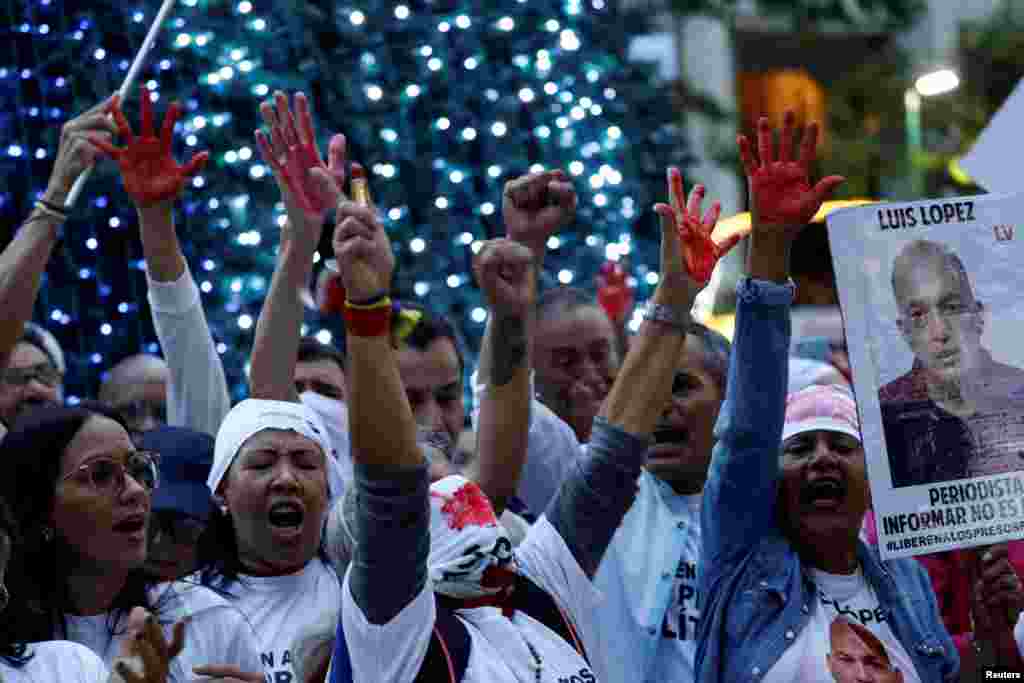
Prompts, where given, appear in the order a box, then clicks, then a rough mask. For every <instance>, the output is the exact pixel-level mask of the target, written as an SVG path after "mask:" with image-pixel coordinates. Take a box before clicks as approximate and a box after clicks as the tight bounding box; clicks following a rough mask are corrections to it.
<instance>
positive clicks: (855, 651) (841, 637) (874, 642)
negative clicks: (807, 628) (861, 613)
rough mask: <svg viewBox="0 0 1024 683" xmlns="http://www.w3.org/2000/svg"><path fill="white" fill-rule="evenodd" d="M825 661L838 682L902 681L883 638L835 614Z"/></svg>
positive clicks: (876, 682)
mask: <svg viewBox="0 0 1024 683" xmlns="http://www.w3.org/2000/svg"><path fill="white" fill-rule="evenodd" d="M825 662H826V663H827V664H828V670H829V672H831V674H832V680H834V681H835V682H836V683H869V682H870V683H903V674H902V673H901V672H900V670H899V669H898V668H896V666H895V665H894V664H893V662H892V660H891V659H890V657H889V653H888V651H887V650H886V649H885V645H884V644H883V643H882V641H881V640H879V639H878V637H877V636H875V634H874V633H872V632H871V631H869V630H868V629H866V628H864V627H863V626H861V625H860V624H857V623H854V622H852V621H850V620H849V619H847V618H846V617H841V616H840V617H836V618H835V619H833V620H832V623H831V624H830V625H829V652H828V654H827V655H825Z"/></svg>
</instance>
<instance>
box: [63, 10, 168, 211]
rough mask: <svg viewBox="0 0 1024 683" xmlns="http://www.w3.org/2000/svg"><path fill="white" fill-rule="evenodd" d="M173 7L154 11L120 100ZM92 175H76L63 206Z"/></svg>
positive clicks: (70, 202) (71, 202)
mask: <svg viewBox="0 0 1024 683" xmlns="http://www.w3.org/2000/svg"><path fill="white" fill-rule="evenodd" d="M173 7H174V0H164V4H163V5H161V6H160V11H159V12H157V13H156V18H155V19H153V24H152V25H151V26H150V27H149V33H147V34H146V38H145V40H143V41H142V46H141V47H140V48H139V52H138V53H137V54H136V55H135V61H134V62H132V65H131V68H130V69H128V75H127V76H125V78H124V83H122V84H121V88H120V90H118V91H117V92H118V94H119V95H120V96H121V100H122V101H124V98H125V96H126V95H127V94H128V92H129V91H130V90H131V89H132V85H133V84H134V83H135V79H136V78H137V77H138V75H139V71H141V70H142V65H143V64H145V63H146V57H148V56H149V53H150V51H151V50H152V49H153V45H154V43H156V37H157V34H159V33H160V27H161V25H163V23H164V19H166V18H167V15H168V14H169V13H170V11H171V9H172V8H173ZM90 175H92V168H91V167H90V168H87V169H85V170H84V171H82V174H81V175H80V176H78V179H77V180H76V181H75V184H74V185H73V186H72V187H71V192H70V193H68V198H67V200H66V201H65V202H64V206H65V207H67V208H70V207H72V206H74V205H75V202H76V201H77V200H78V195H80V194H82V188H84V187H85V183H86V182H88V180H89V176H90Z"/></svg>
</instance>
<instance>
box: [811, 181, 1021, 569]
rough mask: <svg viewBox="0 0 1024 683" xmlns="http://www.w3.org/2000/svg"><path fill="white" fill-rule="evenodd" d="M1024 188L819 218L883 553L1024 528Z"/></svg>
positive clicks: (979, 539)
mask: <svg viewBox="0 0 1024 683" xmlns="http://www.w3.org/2000/svg"><path fill="white" fill-rule="evenodd" d="M1022 222H1024V195H1011V196H1006V195H1003V196H999V195H984V196H977V197H958V198H949V199H941V200H929V201H918V202H907V203H893V204H876V205H872V206H866V207H858V208H851V209H843V210H841V211H837V212H835V213H833V214H831V215H829V217H828V232H829V241H830V244H831V248H832V254H833V260H834V262H835V271H836V280H837V285H838V288H839V299H840V304H841V306H842V310H843V316H844V318H845V324H846V335H847V344H848V347H849V353H850V361H851V364H852V368H853V382H854V389H855V391H856V394H857V403H858V406H859V410H860V418H861V431H862V434H863V437H864V453H865V458H866V461H867V468H868V477H869V483H870V487H871V495H872V501H873V506H874V510H875V516H876V521H877V527H878V540H879V549H880V551H881V554H882V557H883V559H889V558H894V557H907V556H911V555H923V554H928V553H934V552H939V551H942V550H951V549H954V548H964V547H970V546H976V545H987V544H991V543H996V542H999V541H1006V540H1014V539H1018V538H1024V231H1020V232H1019V231H1018V228H1020V227H1022V226H1021V223H1022Z"/></svg>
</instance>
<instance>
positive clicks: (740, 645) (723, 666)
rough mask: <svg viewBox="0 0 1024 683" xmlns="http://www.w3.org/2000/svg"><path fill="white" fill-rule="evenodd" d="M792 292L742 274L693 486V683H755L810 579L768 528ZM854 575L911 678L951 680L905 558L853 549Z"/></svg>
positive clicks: (931, 614) (807, 614)
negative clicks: (698, 543)
mask: <svg viewBox="0 0 1024 683" xmlns="http://www.w3.org/2000/svg"><path fill="white" fill-rule="evenodd" d="M792 299H793V286H792V284H789V285H778V284H773V283H770V282H764V281H759V280H750V279H744V280H742V281H741V282H740V284H739V286H738V288H737V310H736V333H735V338H734V341H733V348H732V361H731V363H730V367H729V381H728V388H727V390H726V396H725V402H724V404H723V405H722V410H721V413H720V416H719V420H718V424H717V425H716V427H715V433H716V436H717V438H718V444H717V445H716V446H715V451H714V455H713V458H712V462H711V467H710V471H709V473H708V482H707V485H706V487H705V489H704V505H703V508H702V511H701V533H702V537H703V549H702V553H703V554H702V558H701V562H700V572H699V576H698V591H697V592H698V595H700V596H702V598H703V604H702V605H701V614H702V615H703V618H702V620H701V625H700V628H699V637H698V645H697V655H696V661H695V670H696V671H697V672H698V676H697V679H698V680H700V681H702V682H703V683H739V682H740V681H759V680H761V679H762V678H763V677H764V676H765V674H767V673H768V671H769V670H770V669H771V668H772V666H774V665H775V663H776V662H778V661H779V658H780V657H781V656H782V653H783V652H784V651H785V650H786V648H787V647H789V646H790V645H791V644H792V643H793V642H794V641H795V640H796V639H797V637H798V636H799V635H800V632H801V630H802V629H803V628H804V627H805V626H806V625H807V623H808V622H809V621H810V618H811V608H812V605H814V604H815V602H814V600H813V598H814V595H815V592H814V585H813V583H812V582H811V581H810V580H809V579H807V578H805V576H804V572H803V567H802V564H801V561H800V557H799V556H798V555H797V553H796V551H795V550H794V548H793V547H792V545H790V544H789V542H788V541H787V540H786V538H785V537H784V536H783V534H782V531H781V530H780V528H779V525H778V523H777V521H776V517H775V515H776V510H775V505H776V495H777V486H778V479H779V453H780V443H781V441H782V427H783V418H784V416H785V396H786V388H787V387H786V382H787V374H788V368H787V365H788V350H789V337H790V320H789V306H790V304H791V302H792ZM858 556H859V558H860V562H861V567H862V570H863V572H864V577H865V579H866V580H867V581H868V582H869V583H870V584H871V585H872V586H873V588H874V589H875V592H876V593H877V595H878V598H879V602H880V604H881V605H882V606H883V607H886V608H887V609H888V610H889V625H890V627H891V628H892V630H893V633H894V634H895V636H896V637H897V638H899V640H900V642H901V643H902V644H903V646H904V647H905V648H906V650H907V652H908V653H909V654H910V656H911V658H912V659H913V661H914V666H915V667H916V668H917V671H918V674H919V675H920V677H921V680H922V681H926V682H928V683H933V682H934V683H939V682H941V681H946V682H951V681H955V680H957V678H958V671H959V668H960V662H959V657H958V655H957V652H956V648H955V647H954V646H953V641H952V639H951V638H950V637H949V634H948V633H947V632H946V628H945V626H943V623H942V619H941V616H940V615H939V610H938V607H937V605H936V602H935V595H934V593H933V591H932V587H931V583H930V582H929V579H928V575H927V573H926V572H925V570H924V569H923V568H922V567H921V565H920V564H919V563H918V562H916V561H915V560H889V561H887V562H882V561H881V560H880V559H879V557H878V555H877V554H876V551H874V550H873V549H870V548H869V547H868V546H866V545H864V544H863V543H861V544H860V546H859V547H858Z"/></svg>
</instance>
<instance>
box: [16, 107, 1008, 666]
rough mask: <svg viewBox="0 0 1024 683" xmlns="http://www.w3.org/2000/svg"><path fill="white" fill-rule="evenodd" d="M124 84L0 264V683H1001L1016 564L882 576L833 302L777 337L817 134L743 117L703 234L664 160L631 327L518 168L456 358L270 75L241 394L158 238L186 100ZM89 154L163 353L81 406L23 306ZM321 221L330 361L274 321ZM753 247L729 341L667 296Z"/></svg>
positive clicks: (184, 169) (185, 172)
mask: <svg viewBox="0 0 1024 683" xmlns="http://www.w3.org/2000/svg"><path fill="white" fill-rule="evenodd" d="M140 101H141V107H140V123H139V126H138V127H137V128H133V126H132V124H131V123H130V122H129V121H128V119H127V117H126V116H125V114H124V111H123V109H122V102H121V101H120V100H119V99H118V98H117V97H116V96H115V97H112V98H111V99H109V100H107V101H105V102H102V103H100V104H98V105H97V106H96V107H94V108H93V109H91V110H89V111H87V112H85V113H83V114H82V115H80V116H79V117H77V118H75V119H73V120H72V121H70V122H68V123H67V124H66V125H65V126H64V128H63V130H62V134H61V140H60V148H59V150H58V152H57V156H56V162H55V164H54V168H53V172H52V176H51V178H50V181H49V184H48V186H47V188H46V191H45V192H44V193H43V194H42V196H41V198H40V199H39V201H38V202H37V203H36V204H35V207H34V209H33V211H32V213H31V214H30V216H29V217H28V219H27V220H26V221H25V222H24V224H23V225H22V226H21V227H20V228H19V229H18V230H17V232H16V234H15V236H14V238H13V239H12V241H11V242H10V243H9V244H8V245H7V247H6V248H5V249H4V251H3V252H2V254H0V311H2V316H0V319H2V322H0V372H2V374H0V423H2V427H3V433H4V436H3V438H2V441H0V681H5V682H7V683H10V681H19V682H20V681H62V682H64V681H68V682H70V681H90V682H92V681H107V680H114V681H126V682H128V683H163V682H164V681H175V682H182V683H183V682H185V681H193V680H211V681H221V682H222V683H239V682H247V683H256V682H258V681H266V682H267V683H292V682H295V683H300V682H301V683H313V682H315V683H325V682H326V681H331V682H332V683H347V682H349V681H356V682H360V683H363V682H366V683H369V682H377V681H380V682H392V681H393V682H395V683H409V682H411V681H431V682H432V681H438V682H440V681H452V683H456V682H458V681H465V682H466V683H470V682H473V683H478V682H483V681H487V682H489V683H490V682H494V683H506V682H507V683H512V682H513V681H516V682H519V683H554V682H558V683H562V682H572V683H594V682H596V681H603V682H622V683H648V682H651V683H653V682H655V681H659V682H660V681H679V682H681V683H688V682H693V681H708V682H712V683H717V682H722V683H733V682H738V681H765V682H766V683H824V682H827V681H839V682H841V683H845V682H847V681H880V682H881V681H904V682H906V683H931V682H939V681H942V682H951V681H973V680H980V678H978V677H979V676H980V673H979V672H980V671H981V670H982V669H983V668H984V667H990V668H993V670H994V669H1000V668H1001V669H1003V670H1006V671H1024V660H1022V649H1024V621H1020V616H1021V613H1022V609H1024V591H1022V588H1021V584H1020V580H1019V579H1018V574H1017V571H1018V569H1022V568H1024V554H1022V553H1024V551H1022V550H1021V549H1020V547H1018V546H1017V545H1016V544H1009V546H1007V545H1006V544H1001V545H996V546H990V547H986V548H984V549H983V550H982V551H974V550H970V551H958V552H955V553H943V554H940V555H933V556H928V557H922V558H918V559H900V560H887V561H882V560H881V559H880V556H879V552H878V549H877V547H876V537H875V532H874V522H873V514H872V512H871V501H870V493H869V487H868V481H867V474H866V467H865V455H864V450H863V448H862V445H861V444H862V438H861V431H860V422H859V418H858V409H857V403H856V400H855V397H854V395H853V393H852V389H851V385H850V373H849V365H848V363H847V362H846V357H845V350H844V342H843V338H842V328H841V323H840V325H839V326H838V331H837V332H835V333H834V334H832V335H831V338H827V339H820V340H816V341H815V340H811V341H812V343H807V340H803V341H802V342H801V343H794V341H795V340H794V335H793V324H794V321H795V320H797V319H798V318H799V317H800V316H801V315H804V314H805V312H804V311H800V310H799V308H800V307H799V306H798V307H797V309H794V297H795V295H796V286H795V285H794V277H793V272H792V270H791V260H792V259H791V254H792V252H793V245H794V244H795V243H796V241H797V239H798V237H799V236H800V234H801V232H802V231H803V230H804V229H805V227H806V226H807V224H808V223H809V222H810V221H811V220H812V217H813V216H814V215H815V213H816V212H817V211H818V209H819V208H820V206H821V204H822V202H823V201H824V200H825V199H826V198H827V197H828V196H829V194H830V193H831V192H832V191H833V190H834V189H835V188H836V187H837V186H838V185H839V184H840V183H841V182H842V178H839V177H835V176H829V177H826V178H824V179H821V180H819V181H818V182H817V183H816V184H812V182H811V180H810V173H811V171H812V168H813V166H814V165H815V161H816V160H815V155H816V149H817V128H816V126H815V125H814V124H811V125H809V126H808V127H807V128H806V130H804V131H803V132H802V135H801V134H800V131H798V130H797V127H796V126H795V123H794V118H793V116H792V115H791V114H787V115H786V117H785V120H784V122H783V126H782V128H781V130H779V131H774V130H772V129H771V128H770V127H769V124H768V122H767V121H766V120H761V121H760V122H759V124H758V129H757V133H756V139H755V140H754V141H751V140H748V139H747V138H745V137H742V136H741V138H740V139H739V140H738V144H739V152H740V157H741V159H742V161H743V165H744V168H745V173H746V176H747V179H748V183H749V192H750V204H751V213H752V221H751V226H750V228H749V231H746V230H744V231H743V232H739V233H734V234H726V235H723V234H720V233H719V232H716V231H715V227H716V224H717V221H718V215H719V206H718V204H717V203H715V204H713V205H712V206H711V208H710V209H708V210H707V211H703V209H702V204H703V201H704V196H703V195H704V189H703V187H702V186H700V185H697V186H695V187H694V188H693V189H692V190H691V192H690V194H689V196H688V197H687V196H685V195H684V190H683V181H682V176H681V174H680V172H679V170H678V169H674V168H672V169H668V172H667V194H668V202H667V203H664V204H658V205H656V206H655V211H656V213H657V214H658V216H659V218H660V222H661V251H660V264H659V267H658V271H657V272H658V275H659V279H658V283H657V287H656V289H655V292H654V295H653V297H652V299H651V301H650V302H649V304H648V305H647V307H646V309H645V312H644V315H643V323H642V325H641V326H640V328H639V331H638V332H637V333H636V334H634V335H632V336H630V337H628V338H626V335H625V334H624V332H623V328H622V324H621V323H622V315H621V311H617V312H615V313H611V312H610V311H607V310H606V309H605V307H604V306H603V305H602V301H601V299H600V297H595V296H593V295H592V294H591V293H590V292H587V291H584V290H582V289H577V288H572V287H564V286H559V287H551V288H548V289H547V290H546V291H539V290H540V286H541V285H540V283H541V281H542V278H541V277H540V275H541V273H542V270H543V260H544V252H545V249H546V244H547V242H548V240H549V238H550V237H551V236H552V235H554V234H556V233H557V232H558V231H559V230H560V229H563V228H565V227H566V226H569V225H570V224H571V223H572V221H573V219H574V214H575V209H576V194H575V191H574V189H573V185H572V182H571V180H570V177H569V175H567V174H565V173H563V172H561V171H558V170H553V171H543V172H539V173H533V174H531V175H527V176H524V177H521V178H518V179H515V180H513V181H510V182H509V183H507V185H506V186H505V190H504V194H503V197H502V217H503V222H504V226H505V229H506V237H504V238H500V239H493V240H490V241H487V242H485V243H484V244H483V246H482V248H481V249H480V250H479V252H478V253H476V255H475V259H474V274H475V277H476V282H477V285H478V286H479V288H480V290H481V292H482V294H483V297H484V300H485V301H486V304H487V308H488V317H487V326H486V331H485V333H484V338H483V341H482V344H481V348H480V353H479V362H478V363H477V366H476V367H475V368H474V367H468V366H467V363H466V358H467V354H466V353H465V349H464V348H463V342H462V340H461V338H460V336H459V335H458V334H457V332H456V329H455V327H454V326H453V325H452V324H451V323H450V322H449V321H448V320H446V319H445V317H444V316H443V315H440V314H438V313H437V312H435V311H431V310H430V309H429V307H424V306H421V305H416V304H412V303H409V302H402V301H397V300H392V298H391V296H390V286H391V280H392V273H393V270H394V265H395V259H394V255H393V251H392V248H391V244H390V242H389V239H388V236H387V234H386V232H385V230H384V227H383V224H382V223H381V220H380V217H379V215H378V213H377V211H376V209H375V207H374V205H373V203H372V199H371V197H370V192H369V188H368V186H367V179H366V175H365V172H364V171H363V170H362V168H361V167H360V166H358V164H355V163H351V164H350V163H349V160H348V159H347V155H346V141H345V138H344V136H342V135H340V134H339V135H335V136H334V137H333V138H331V140H330V144H329V148H328V150H327V159H326V161H325V160H324V159H323V157H322V155H321V152H320V150H319V148H318V146H317V143H316V133H315V130H314V125H313V119H312V115H311V113H310V103H309V102H308V100H307V98H306V97H305V96H304V95H303V94H301V93H299V94H296V95H294V97H291V98H289V97H288V96H287V95H285V94H284V93H276V94H275V96H274V97H273V98H272V99H271V100H269V101H267V102H264V103H262V104H261V105H260V112H261V114H262V117H263V120H264V123H265V128H264V129H263V130H261V131H258V132H257V133H256V139H257V143H258V146H259V149H260V151H261V153H262V155H263V158H264V160H265V162H266V163H267V165H268V166H269V167H270V168H271V169H272V171H273V175H274V178H275V180H276V183H277V187H278V191H279V192H280V195H281V198H282V200H283V202H284V205H285V207H286V211H287V222H286V223H285V225H284V227H283V228H282V232H281V240H280V249H279V253H278V257H277V265H276V268H275V271H274V274H273V278H272V280H271V284H270V287H269V289H268V292H267V296H266V300H265V302H264V304H263V308H262V311H261V314H260V317H259V321H258V324H257V326H256V333H255V341H254V345H253V349H252V352H251V370H250V373H249V398H248V399H246V400H244V401H242V402H240V403H238V404H237V405H234V406H232V404H231V401H230V399H229V394H228V389H227V383H226V379H225V373H224V369H223V367H222V365H221V360H220V355H219V354H218V353H217V351H216V347H215V344H214V341H213V339H212V337H211V335H210V331H209V328H208V325H207V322H206V317H205V313H204V311H203V308H202V304H201V299H200V295H199V289H198V288H197V286H196V283H195V281H194V279H193V276H192V274H191V272H190V269H189V265H188V263H187V261H186V259H185V257H184V255H183V250H182V247H181V244H180V242H179V237H178V235H177V233H176V230H175V225H174V203H175V201H176V200H178V199H179V198H180V197H181V196H182V194H183V193H184V192H185V189H186V186H187V180H188V178H189V177H190V175H192V174H194V173H196V172H197V171H198V170H199V169H201V168H202V166H203V165H204V164H205V163H206V161H207V158H208V155H207V154H206V153H202V154H198V155H196V156H195V157H193V158H192V159H191V160H190V161H189V162H188V163H186V164H185V165H181V164H179V163H178V162H177V161H176V160H175V159H174V158H173V156H172V152H171V148H172V141H173V135H174V132H175V122H176V119H177V117H178V115H179V110H178V107H177V105H175V104H171V105H170V106H169V108H168V110H167V112H166V113H165V116H164V119H163V121H162V125H160V126H158V125H157V123H156V121H155V116H154V112H153V108H152V104H151V99H150V93H149V92H148V91H143V93H142V95H141V97H140ZM115 138H116V139H117V140H118V141H119V144H120V145H121V146H120V147H118V146H115V144H114V143H115ZM103 156H106V157H110V158H111V159H112V160H113V162H115V163H117V165H118V166H119V169H120V173H121V176H122V179H123V183H124V187H125V191H126V193H127V195H128V196H129V197H130V198H131V200H132V201H133V202H134V204H135V208H136V211H137V215H138V229H139V234H140V237H141V242H142V247H143V251H144V256H145V264H146V268H145V273H146V277H147V281H148V294H147V296H148V303H149V306H150V309H151V311H152V314H153V320H154V324H155V328H156V332H157V335H158V338H159V342H160V347H161V351H162V354H161V356H160V357H157V356H150V355H138V356H132V357H129V358H127V359H125V360H123V361H122V362H120V363H119V364H118V365H117V366H115V367H113V368H111V369H110V371H109V373H107V374H106V375H105V380H104V383H103V385H102V386H101V387H100V388H99V391H98V395H97V396H96V399H97V400H96V401H83V402H81V403H80V404H77V405H74V406H70V405H65V404H64V402H63V396H62V382H63V378H64V374H65V371H66V365H65V362H64V358H63V352H62V351H61V349H60V346H59V344H58V343H57V341H56V340H55V339H54V337H53V336H52V335H50V334H49V333H48V332H47V331H46V330H45V329H44V328H43V327H41V326H39V325H37V324H35V323H33V322H32V321H31V320H30V319H31V316H32V313H33V310H34V307H35V303H36V300H37V297H38V295H39V290H40V287H41V282H42V274H43V272H44V271H45V268H46V265H47V263H48V261H49V260H50V258H51V256H52V255H53V251H54V250H55V249H56V248H59V247H58V244H59V233H60V228H61V225H62V223H63V222H64V221H65V220H66V219H67V217H68V216H67V209H66V208H65V200H66V198H67V196H68V193H69V191H70V188H71V186H72V185H73V184H74V182H75V180H76V179H77V178H78V177H79V175H80V174H81V173H82V172H83V171H84V170H85V169H87V168H88V167H90V166H91V165H93V164H95V163H97V162H99V160H100V158H101V157H103ZM324 231H328V234H329V235H330V237H331V241H332V245H333V249H334V258H335V260H336V264H337V273H338V274H337V276H336V277H337V278H338V279H337V280H336V281H335V282H334V286H336V287H341V288H342V289H343V296H344V305H343V306H342V311H341V319H342V320H341V322H342V324H343V326H344V329H345V344H344V347H345V350H344V352H342V351H340V350H338V349H336V348H334V347H332V346H329V345H325V344H322V343H320V342H318V341H316V340H314V339H309V338H302V337H301V335H300V329H301V323H302V320H303V314H304V305H305V304H304V302H303V292H304V290H305V289H306V288H307V286H308V283H309V282H310V281H311V279H312V272H313V266H314V261H315V255H316V250H317V248H318V245H319V244H320V243H321V237H322V236H323V235H324ZM744 238H745V239H746V241H747V246H746V249H747V262H746V273H745V277H743V278H742V279H741V280H740V282H739V285H738V286H737V296H736V301H737V304H736V325H735V334H734V338H733V341H732V343H730V342H729V341H728V340H727V339H726V338H725V337H723V336H722V335H721V334H719V333H717V332H715V331H713V330H711V329H709V328H708V327H705V326H704V325H701V324H700V323H698V322H695V321H694V320H693V319H692V318H691V314H690V311H691V308H692V306H693V304H694V300H695V297H696V296H697V295H698V294H699V293H700V291H701V290H702V289H703V287H704V286H705V285H706V284H707V283H708V281H709V279H710V275H711V272H712V270H713V268H714V266H715V264H716V262H717V261H718V260H719V259H720V258H721V257H722V256H723V255H724V254H725V253H727V252H728V251H729V250H730V249H731V248H732V247H733V246H735V245H736V244H737V243H738V242H739V241H740V240H741V239H744ZM332 277H335V276H332ZM805 280H806V278H804V279H803V280H801V286H803V282H804V281H805ZM807 287H808V288H814V290H815V291H818V292H820V291H826V292H827V291H828V285H827V284H822V283H820V282H815V283H809V284H807ZM833 287H834V285H833ZM822 288H824V289H822ZM818 298H821V297H818ZM825 299H828V300H830V301H835V297H834V295H833V296H831V297H828V296H826V297H825ZM813 315H821V316H824V317H825V318H827V317H828V315H829V314H823V313H821V311H817V312H816V313H814V314H813ZM930 324H931V323H929V325H930ZM930 329H931V328H928V330H930ZM922 330H924V328H922ZM940 332H941V330H940ZM946 332H947V333H948V330H947V331H946ZM928 333H929V334H930V332H928ZM921 343H922V344H924V342H921ZM807 349H816V350H817V351H815V352H813V353H805V352H804V351H805V350H807ZM822 349H825V351H824V352H822V351H821V350H822ZM915 367H916V366H915ZM925 371H926V369H923V370H922V372H925ZM915 372H916V370H915ZM466 381H469V382H470V385H471V388H472V394H473V401H472V410H471V411H468V412H467V410H466V407H465V405H464V402H463V392H462V388H463V386H464V382H466ZM935 410H939V408H938V407H936V408H935ZM895 428H896V427H893V429H895ZM961 445H962V444H961V443H960V442H959V441H956V440H955V439H953V438H952V437H951V438H950V440H948V441H945V442H944V443H943V444H942V445H941V448H943V449H946V450H949V449H953V450H955V449H956V448H958V447H961ZM962 447H964V448H967V447H969V446H968V445H963V446H962ZM964 476H966V473H964Z"/></svg>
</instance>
